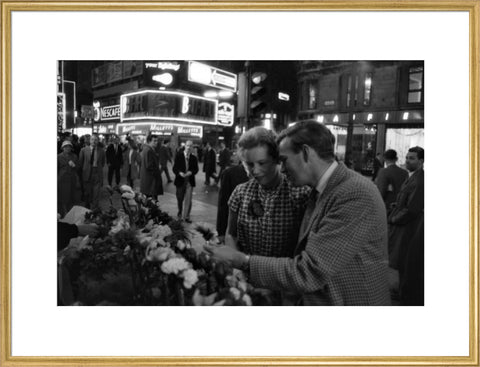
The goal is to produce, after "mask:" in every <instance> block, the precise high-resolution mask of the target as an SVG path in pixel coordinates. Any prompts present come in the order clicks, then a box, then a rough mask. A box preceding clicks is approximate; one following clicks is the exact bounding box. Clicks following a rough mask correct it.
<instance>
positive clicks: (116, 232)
mask: <svg viewBox="0 0 480 367" xmlns="http://www.w3.org/2000/svg"><path fill="white" fill-rule="evenodd" d="M116 195H119V196H120V197H121V203H122V205H121V208H118V209H116V208H114V207H113V206H111V207H110V208H109V209H108V210H103V211H102V210H100V209H96V210H93V211H89V210H84V211H83V212H82V213H84V214H83V215H82V218H81V222H83V223H85V224H88V223H95V224H96V225H97V226H98V233H97V234H96V235H95V236H92V237H90V236H86V237H83V238H77V239H73V240H71V241H70V243H69V245H68V246H67V247H66V248H65V249H63V250H62V251H60V252H59V254H58V290H59V291H58V298H59V304H60V305H82V306H83V305H85V306H93V305H125V306H134V305H143V306H212V305H217V306H251V305H270V304H272V302H273V301H272V297H271V296H270V294H269V292H267V291H265V290H260V289H255V288H253V287H252V286H251V285H250V284H248V282H247V279H246V278H245V275H244V274H243V273H242V272H241V271H239V270H237V269H232V268H231V267H230V266H228V265H226V264H225V263H221V262H215V261H213V260H212V259H211V258H210V257H209V255H208V254H207V253H206V252H204V251H203V246H204V245H205V244H206V243H209V244H216V245H219V246H220V245H221V244H219V241H218V238H217V233H216V231H215V229H214V228H212V227H211V225H209V224H206V223H192V224H187V223H185V222H182V221H179V220H175V219H173V218H172V217H171V216H170V215H168V213H166V212H164V211H162V209H161V203H159V202H157V201H155V200H152V199H150V198H147V197H145V196H144V195H142V194H141V193H138V192H134V191H133V190H132V189H131V188H130V187H129V186H126V185H123V186H120V187H119V189H118V192H117V193H116ZM77 224H78V223H77Z"/></svg>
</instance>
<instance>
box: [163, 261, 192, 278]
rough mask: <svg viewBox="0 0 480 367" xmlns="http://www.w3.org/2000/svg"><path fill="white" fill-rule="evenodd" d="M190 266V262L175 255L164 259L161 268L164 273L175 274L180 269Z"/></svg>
mask: <svg viewBox="0 0 480 367" xmlns="http://www.w3.org/2000/svg"><path fill="white" fill-rule="evenodd" d="M189 268H190V263H189V262H188V261H187V260H185V259H184V258H183V257H176V258H172V259H169V260H167V261H165V262H164V263H163V264H162V266H161V269H162V271H163V272H164V273H165V274H175V275H177V274H178V273H180V272H181V271H184V270H187V269H189Z"/></svg>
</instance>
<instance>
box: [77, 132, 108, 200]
mask: <svg viewBox="0 0 480 367" xmlns="http://www.w3.org/2000/svg"><path fill="white" fill-rule="evenodd" d="M85 144H86V145H85V147H83V148H82V149H81V150H80V158H79V163H80V168H81V170H82V180H83V188H84V200H85V206H86V207H87V208H91V209H93V208H95V207H97V206H98V199H99V192H100V189H101V187H102V185H103V167H104V166H105V160H106V159H105V150H104V149H103V147H102V146H101V145H100V143H99V142H98V136H97V135H93V136H92V137H91V138H90V136H88V139H87V138H85Z"/></svg>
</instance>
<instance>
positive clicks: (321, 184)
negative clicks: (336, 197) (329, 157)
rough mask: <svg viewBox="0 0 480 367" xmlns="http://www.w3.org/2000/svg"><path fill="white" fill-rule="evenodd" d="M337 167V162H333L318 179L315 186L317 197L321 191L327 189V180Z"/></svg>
mask: <svg viewBox="0 0 480 367" xmlns="http://www.w3.org/2000/svg"><path fill="white" fill-rule="evenodd" d="M337 166H338V163H337V161H333V163H332V164H331V165H330V167H328V169H327V170H326V171H325V173H324V174H323V175H322V177H321V178H320V181H318V184H317V186H315V190H317V191H318V194H319V195H318V196H320V195H321V194H322V192H323V190H325V187H327V183H328V180H329V179H330V177H332V174H333V171H335V168H337Z"/></svg>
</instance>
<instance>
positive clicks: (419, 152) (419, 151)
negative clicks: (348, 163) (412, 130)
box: [408, 146, 425, 160]
mask: <svg viewBox="0 0 480 367" xmlns="http://www.w3.org/2000/svg"><path fill="white" fill-rule="evenodd" d="M408 151H409V152H410V153H417V157H418V159H423V160H425V158H424V157H425V151H424V150H423V148H421V147H419V146H416V147H412V148H410V149H409V150H408Z"/></svg>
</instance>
